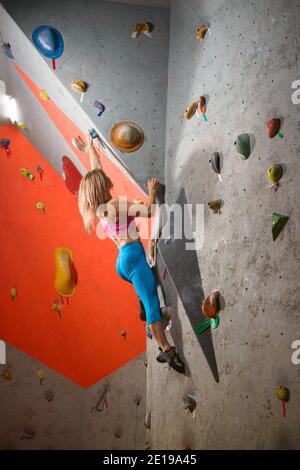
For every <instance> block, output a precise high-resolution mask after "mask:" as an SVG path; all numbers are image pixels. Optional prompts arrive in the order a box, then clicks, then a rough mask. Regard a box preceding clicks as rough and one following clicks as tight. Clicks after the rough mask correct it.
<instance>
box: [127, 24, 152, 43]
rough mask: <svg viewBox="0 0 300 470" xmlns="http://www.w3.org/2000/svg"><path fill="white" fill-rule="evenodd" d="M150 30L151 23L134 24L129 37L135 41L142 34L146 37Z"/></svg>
mask: <svg viewBox="0 0 300 470" xmlns="http://www.w3.org/2000/svg"><path fill="white" fill-rule="evenodd" d="M152 30H153V25H152V24H151V23H136V24H135V25H134V28H133V31H132V35H131V37H132V38H133V39H136V38H137V37H138V36H139V35H140V34H142V33H144V34H146V35H147V36H148V35H149V34H150V33H151V31H152Z"/></svg>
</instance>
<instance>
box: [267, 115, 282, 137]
mask: <svg viewBox="0 0 300 470" xmlns="http://www.w3.org/2000/svg"><path fill="white" fill-rule="evenodd" d="M280 127H281V120H280V119H279V118H273V119H271V120H270V121H269V122H268V124H267V128H268V132H269V137H270V139H273V138H274V137H275V136H276V135H277V137H278V138H279V139H282V138H283V134H282V133H281V132H280Z"/></svg>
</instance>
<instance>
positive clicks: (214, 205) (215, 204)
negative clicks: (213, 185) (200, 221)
mask: <svg viewBox="0 0 300 470" xmlns="http://www.w3.org/2000/svg"><path fill="white" fill-rule="evenodd" d="M221 204H222V201H221V199H217V200H215V201H209V203H208V205H209V208H210V209H211V210H212V211H213V213H214V214H219V213H220V209H221Z"/></svg>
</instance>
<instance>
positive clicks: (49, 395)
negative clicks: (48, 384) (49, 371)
mask: <svg viewBox="0 0 300 470" xmlns="http://www.w3.org/2000/svg"><path fill="white" fill-rule="evenodd" d="M44 397H45V398H46V400H47V401H49V402H50V401H52V400H53V399H54V397H55V394H54V393H53V392H52V391H51V390H47V392H45V393H44Z"/></svg>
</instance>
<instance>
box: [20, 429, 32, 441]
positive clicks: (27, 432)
mask: <svg viewBox="0 0 300 470" xmlns="http://www.w3.org/2000/svg"><path fill="white" fill-rule="evenodd" d="M34 436H35V431H34V430H33V429H31V428H27V427H26V428H24V429H23V430H22V436H21V438H20V439H21V441H22V440H23V439H33V438H34Z"/></svg>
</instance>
